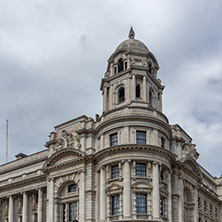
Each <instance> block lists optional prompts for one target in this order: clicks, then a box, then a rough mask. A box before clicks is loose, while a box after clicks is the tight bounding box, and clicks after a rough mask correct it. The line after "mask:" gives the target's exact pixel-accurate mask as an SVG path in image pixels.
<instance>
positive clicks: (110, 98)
mask: <svg viewBox="0 0 222 222" xmlns="http://www.w3.org/2000/svg"><path fill="white" fill-rule="evenodd" d="M112 108H113V86H110V87H109V110H111V109H112Z"/></svg>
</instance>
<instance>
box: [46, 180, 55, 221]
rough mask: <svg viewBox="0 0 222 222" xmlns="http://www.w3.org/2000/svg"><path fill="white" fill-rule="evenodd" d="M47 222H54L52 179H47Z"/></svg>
mask: <svg viewBox="0 0 222 222" xmlns="http://www.w3.org/2000/svg"><path fill="white" fill-rule="evenodd" d="M47 188H48V190H47V193H48V201H49V202H48V204H49V205H48V220H47V221H48V222H54V206H55V202H54V181H53V179H49V182H48V186H47Z"/></svg>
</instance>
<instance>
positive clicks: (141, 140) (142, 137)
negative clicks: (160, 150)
mask: <svg viewBox="0 0 222 222" xmlns="http://www.w3.org/2000/svg"><path fill="white" fill-rule="evenodd" d="M136 144H146V131H136Z"/></svg>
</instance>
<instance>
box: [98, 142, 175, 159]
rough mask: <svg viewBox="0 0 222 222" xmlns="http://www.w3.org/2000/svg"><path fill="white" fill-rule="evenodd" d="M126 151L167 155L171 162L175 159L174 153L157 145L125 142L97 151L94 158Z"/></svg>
mask: <svg viewBox="0 0 222 222" xmlns="http://www.w3.org/2000/svg"><path fill="white" fill-rule="evenodd" d="M128 151H135V152H138V151H146V152H148V153H149V152H151V153H158V155H162V156H164V157H167V159H168V160H169V161H170V162H171V163H173V162H175V161H176V158H175V155H174V154H173V153H171V152H170V151H169V150H166V149H163V148H160V147H158V146H152V145H138V144H126V145H119V146H115V147H109V148H106V149H103V150H100V151H98V152H97V153H96V154H95V160H99V159H101V158H103V157H105V156H107V155H112V154H114V153H119V152H128Z"/></svg>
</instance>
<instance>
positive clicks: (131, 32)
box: [129, 27, 135, 39]
mask: <svg viewBox="0 0 222 222" xmlns="http://www.w3.org/2000/svg"><path fill="white" fill-rule="evenodd" d="M134 37H135V32H134V31H133V27H131V28H130V31H129V39H134Z"/></svg>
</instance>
